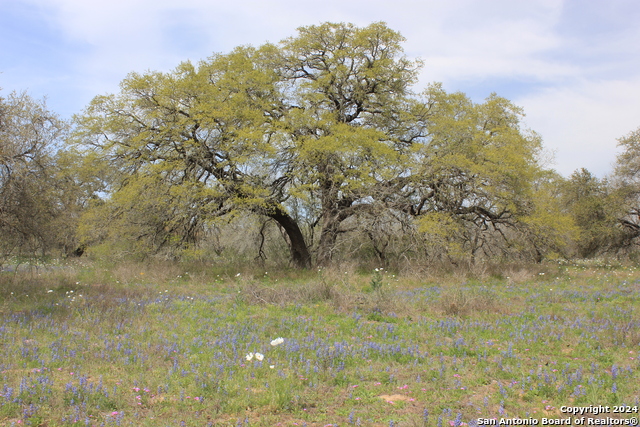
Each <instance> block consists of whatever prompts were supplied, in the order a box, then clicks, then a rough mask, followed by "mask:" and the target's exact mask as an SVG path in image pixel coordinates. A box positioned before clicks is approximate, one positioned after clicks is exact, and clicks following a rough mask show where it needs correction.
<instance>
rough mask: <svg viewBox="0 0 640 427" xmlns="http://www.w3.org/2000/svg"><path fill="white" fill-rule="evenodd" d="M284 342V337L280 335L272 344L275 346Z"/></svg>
mask: <svg viewBox="0 0 640 427" xmlns="http://www.w3.org/2000/svg"><path fill="white" fill-rule="evenodd" d="M283 342H284V338H282V337H278V338H276V339H275V340H273V341H271V345H272V346H274V347H275V346H277V345H280V344H282V343H283Z"/></svg>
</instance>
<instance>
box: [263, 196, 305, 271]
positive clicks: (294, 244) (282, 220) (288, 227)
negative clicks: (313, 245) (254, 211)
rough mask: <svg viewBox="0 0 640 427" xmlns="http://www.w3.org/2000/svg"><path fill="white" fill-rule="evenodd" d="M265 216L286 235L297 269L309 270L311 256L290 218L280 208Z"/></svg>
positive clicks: (293, 221) (295, 223)
mask: <svg viewBox="0 0 640 427" xmlns="http://www.w3.org/2000/svg"><path fill="white" fill-rule="evenodd" d="M267 216H268V217H269V218H271V219H273V220H275V221H276V222H277V223H278V224H279V225H280V226H281V227H282V228H283V229H284V231H285V232H286V233H287V237H288V238H289V241H288V242H287V243H288V244H289V249H290V250H291V259H292V260H293V263H294V264H295V266H296V267H298V268H310V267H311V255H310V254H309V248H308V247H307V244H306V242H305V241H304V236H303V235H302V231H301V230H300V227H299V226H298V223H297V222H295V220H294V219H293V218H291V216H290V215H289V214H288V213H287V212H285V211H284V210H283V209H282V208H281V207H276V208H275V209H273V211H272V212H269V213H267Z"/></svg>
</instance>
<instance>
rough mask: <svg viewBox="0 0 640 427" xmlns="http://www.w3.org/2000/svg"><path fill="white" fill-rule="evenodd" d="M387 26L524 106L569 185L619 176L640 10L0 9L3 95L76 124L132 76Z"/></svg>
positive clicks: (428, 6)
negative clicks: (330, 29) (572, 180)
mask: <svg viewBox="0 0 640 427" xmlns="http://www.w3.org/2000/svg"><path fill="white" fill-rule="evenodd" d="M327 21H329V22H350V23H353V24H355V25H357V26H360V27H363V26H366V25H368V24H370V23H372V22H378V21H384V22H386V23H387V25H388V26H389V27H390V28H392V29H394V30H396V31H399V32H400V33H401V34H402V35H403V36H404V37H405V38H406V42H405V44H404V49H405V54H406V56H407V57H409V58H411V59H416V58H420V59H422V61H423V62H424V67H423V68H422V70H421V74H420V79H419V83H418V84H417V85H416V87H414V90H415V91H417V92H419V91H421V90H422V89H423V88H425V87H426V86H427V85H428V84H429V83H432V82H441V83H442V84H443V87H444V88H445V89H446V90H447V91H451V92H456V91H461V92H464V93H466V94H467V95H468V96H470V97H471V98H472V99H473V100H474V101H476V102H482V101H483V100H484V99H485V98H486V97H488V96H489V95H490V94H491V93H494V92H495V93H497V94H498V95H500V96H503V97H505V98H507V99H509V100H511V101H512V102H513V103H515V104H516V105H518V106H520V107H522V108H523V110H524V112H525V114H526V117H525V118H524V126H525V127H526V128H529V129H531V130H534V131H536V132H537V133H538V134H540V135H541V137H542V139H543V141H544V147H545V149H546V150H547V154H548V156H547V157H548V158H553V161H552V162H551V163H550V164H549V167H551V168H554V169H556V170H557V171H558V172H559V173H561V174H562V175H564V176H569V175H570V174H571V173H572V172H573V171H575V170H576V169H579V168H583V167H584V168H587V169H588V170H590V171H591V172H592V173H594V174H595V175H597V176H599V177H604V176H606V175H607V174H608V173H610V172H611V171H612V167H613V163H614V162H615V158H616V154H617V153H619V152H620V151H619V148H618V146H617V139H618V138H621V137H623V136H625V135H627V134H629V133H630V132H632V131H633V130H635V129H637V128H638V127H640V25H639V24H638V23H639V22H640V2H639V1H638V0H422V1H415V0H414V1H408V0H384V1H379V0H368V1H360V0H351V1H346V0H325V1H323V2H301V1H289V0H287V1H285V0H269V1H265V0H235V1H218V0H179V1H176V0H171V1H169V0H108V1H107V0H0V88H2V91H1V92H0V96H3V95H5V96H6V94H7V93H9V92H11V91H25V90H26V91H27V92H28V93H29V94H30V95H31V96H32V97H35V98H38V99H41V98H44V97H46V99H47V105H48V107H49V108H50V109H51V110H53V111H55V112H57V113H58V114H60V116H61V117H63V118H65V119H70V118H72V116H73V115H74V114H79V113H81V112H82V110H83V109H84V107H85V106H86V105H87V104H88V103H89V102H90V101H91V99H92V98H93V97H94V96H96V95H103V94H108V93H116V92H117V91H118V90H119V86H118V85H119V83H120V82H121V81H122V80H123V79H124V78H125V77H126V76H127V74H128V73H130V72H134V71H135V72H145V71H148V70H154V71H170V70H172V69H174V68H175V67H176V66H177V65H178V64H179V63H180V62H182V61H186V60H190V61H192V62H194V63H197V62H198V61H200V60H203V59H206V58H207V57H209V56H211V54H213V53H225V52H229V51H230V50H231V49H233V48H234V47H236V46H240V45H253V46H259V45H261V44H263V43H265V42H272V43H277V42H279V41H280V40H283V39H285V38H287V37H291V36H295V35H296V29H297V28H299V27H301V26H307V25H314V24H320V23H322V22H327Z"/></svg>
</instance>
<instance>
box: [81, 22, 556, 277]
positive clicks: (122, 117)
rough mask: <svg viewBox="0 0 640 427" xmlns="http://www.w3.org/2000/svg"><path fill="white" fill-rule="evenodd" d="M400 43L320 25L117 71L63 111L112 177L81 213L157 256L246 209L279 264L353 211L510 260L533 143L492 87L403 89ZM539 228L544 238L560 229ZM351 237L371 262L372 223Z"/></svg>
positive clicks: (329, 236)
mask: <svg viewBox="0 0 640 427" xmlns="http://www.w3.org/2000/svg"><path fill="white" fill-rule="evenodd" d="M402 41H404V39H403V38H402V36H400V34H399V33H397V32H395V31H393V30H391V29H389V28H388V27H387V26H386V25H385V24H383V23H374V24H371V25H369V26H367V27H364V28H358V27H355V26H354V25H351V24H333V23H325V24H322V25H318V26H309V27H302V28H300V29H299V30H298V35H297V36H295V37H291V38H289V39H286V40H284V41H282V42H281V43H279V44H277V45H271V44H267V45H264V46H261V47H259V48H253V47H242V48H237V49H235V50H234V51H232V52H231V53H228V54H217V55H214V56H212V57H211V58H209V59H208V60H206V61H203V62H201V63H200V64H199V65H198V66H194V65H192V64H191V63H183V64H181V65H180V66H178V67H177V68H176V69H175V70H174V71H172V72H169V73H159V72H148V73H145V74H136V73H132V74H130V75H129V76H128V77H127V78H126V79H125V80H124V81H123V82H122V85H121V92H120V93H119V94H116V95H107V96H99V97H96V98H95V99H94V100H93V101H92V103H91V104H90V105H89V106H88V107H87V109H86V111H85V112H84V114H82V115H81V116H79V117H78V118H77V125H78V126H77V130H76V132H75V133H74V137H73V141H74V143H75V144H76V146H78V147H81V149H82V150H83V152H85V153H91V154H92V155H94V156H97V157H99V158H101V159H104V160H105V161H106V162H107V164H108V165H109V166H108V167H109V168H111V169H112V170H116V171H118V173H117V174H114V175H113V178H114V179H113V181H112V182H111V183H110V187H109V195H110V197H109V198H108V200H106V203H104V204H99V205H96V206H94V207H95V211H93V213H91V215H90V216H89V217H87V218H88V220H89V222H90V218H96V219H97V221H98V222H101V223H103V224H104V226H105V227H106V228H108V229H109V231H105V233H103V234H102V235H101V238H102V239H104V238H110V239H116V240H118V241H120V242H123V241H124V242H131V245H132V246H138V249H140V250H144V248H152V249H153V250H155V251H157V250H158V249H160V248H163V247H174V248H184V249H187V248H188V247H189V246H190V245H193V244H195V243H197V241H198V236H199V235H200V236H202V235H204V234H206V233H204V231H206V230H207V229H208V228H210V227H211V225H210V224H211V222H212V221H215V220H216V218H222V217H226V216H229V215H238V214H239V213H240V212H252V213H254V214H258V215H261V216H264V217H266V218H270V219H271V220H273V221H274V222H275V223H277V224H278V227H279V228H280V229H281V230H282V235H283V237H284V238H285V242H286V243H287V245H288V246H289V249H290V254H291V259H292V261H293V262H294V264H295V265H297V266H299V267H308V266H310V265H311V262H312V255H315V262H316V263H318V264H320V265H324V264H328V263H330V262H331V261H332V259H333V257H334V256H335V255H336V254H338V253H340V242H341V241H347V240H345V239H340V236H341V235H343V234H347V233H350V232H353V231H354V230H355V229H358V228H359V229H360V232H362V231H363V230H362V227H361V226H359V225H358V222H359V221H360V220H364V222H365V223H369V222H370V221H369V220H367V218H375V217H380V216H386V217H387V218H389V219H392V222H395V223H396V224H401V227H402V228H403V230H404V231H405V232H406V233H408V235H413V236H416V235H420V234H421V233H422V234H423V238H422V239H423V240H424V239H425V238H427V239H430V238H431V236H430V235H429V234H426V235H425V234H424V232H425V231H428V230H427V229H431V228H433V227H427V224H428V223H430V222H433V219H434V218H448V219H447V223H446V224H445V223H443V224H441V227H440V230H438V233H439V236H440V237H439V238H444V236H446V239H445V240H447V241H446V242H445V241H443V244H441V245H439V247H438V250H437V251H438V252H439V253H441V251H442V250H443V248H444V250H445V252H448V251H449V249H450V248H454V247H455V248H458V249H456V250H455V251H452V252H450V253H448V255H447V256H453V257H460V256H462V257H466V256H470V257H471V258H472V259H475V258H476V257H477V256H483V257H504V256H507V257H508V256H511V255H510V254H511V253H512V252H513V251H512V250H511V249H509V248H511V247H514V241H516V240H517V241H520V242H522V241H525V242H526V241H527V239H523V237H522V236H523V235H526V234H527V233H523V231H522V230H523V229H525V228H526V229H527V230H529V231H531V230H537V229H539V228H541V227H533V226H532V224H534V223H535V222H536V221H540V220H541V217H540V216H538V217H536V218H537V220H532V218H533V217H535V212H536V209H537V208H536V203H538V199H539V198H540V192H536V190H535V189H534V188H533V187H532V183H533V182H535V181H536V180H537V179H539V177H540V176H541V174H542V173H543V169H542V168H541V167H540V166H539V165H538V163H537V155H538V153H539V151H540V146H541V143H540V139H539V137H538V136H537V135H535V134H534V133H531V132H528V131H526V130H523V129H521V126H520V121H521V117H522V115H523V114H522V111H521V110H520V109H519V108H518V107H516V106H514V105H513V104H512V103H510V102H509V101H507V100H506V99H504V98H501V97H498V96H496V95H492V96H490V97H489V98H488V99H487V100H486V101H485V102H484V103H481V104H476V103H473V102H472V101H470V100H469V99H468V98H467V97H466V96H465V95H464V94H461V93H453V94H449V93H446V92H445V91H444V90H443V89H442V87H441V86H440V85H438V84H434V85H431V86H430V87H428V88H427V89H426V90H425V91H424V92H423V93H422V94H420V95H419V96H417V95H415V94H414V93H413V92H412V91H411V89H410V88H411V86H412V84H413V83H415V79H416V76H417V71H418V69H419V67H420V66H421V63H420V62H418V61H410V60H408V59H407V58H406V57H405V56H404V54H403V50H402V47H401V43H402ZM542 203H544V202H543V201H542ZM550 206H552V205H549V204H547V205H546V208H545V209H549V207H550ZM538 211H539V209H538ZM532 215H533V217H532ZM373 222H375V221H373ZM527 222H528V225H527ZM544 225H545V226H546V228H547V229H548V232H547V234H550V235H552V234H554V233H556V234H557V227H558V225H560V224H556V223H553V222H551V223H545V224H544ZM86 228H87V227H85V229H86ZM554 230H555V231H554ZM533 232H534V233H535V231H533ZM366 234H367V235H368V236H369V237H370V241H371V244H373V245H374V246H375V247H376V254H377V256H378V258H379V259H381V260H382V259H383V258H384V257H385V251H386V249H385V250H380V247H379V244H380V242H381V241H380V240H379V236H380V233H373V232H372V231H371V230H367V232H366ZM376 234H377V235H376ZM85 238H86V239H87V240H88V241H91V240H92V238H91V237H85ZM412 239H414V237H411V238H410V239H409V240H412ZM98 240H99V239H98ZM414 240H415V239H414ZM547 240H548V239H547ZM386 241H387V244H388V242H389V239H386ZM131 245H130V246H131ZM376 245H378V246H376ZM385 245H386V244H385ZM136 250H137V249H136ZM537 252H538V253H540V254H543V255H544V252H545V250H540V248H538V249H537ZM520 253H522V251H520ZM467 254H468V255H467Z"/></svg>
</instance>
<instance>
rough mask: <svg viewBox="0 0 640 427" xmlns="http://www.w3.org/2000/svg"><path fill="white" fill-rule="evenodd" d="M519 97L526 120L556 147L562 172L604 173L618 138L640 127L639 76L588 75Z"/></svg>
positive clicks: (557, 158)
mask: <svg viewBox="0 0 640 427" xmlns="http://www.w3.org/2000/svg"><path fill="white" fill-rule="evenodd" d="M515 102H516V104H518V105H521V106H524V108H525V111H526V113H527V117H526V120H525V121H526V123H527V125H528V126H529V127H530V128H532V129H534V130H536V131H537V132H538V133H540V134H541V135H542V137H543V139H544V140H545V146H546V147H547V148H548V149H551V150H554V151H555V152H556V169H557V170H558V172H560V173H562V174H563V175H565V176H568V175H569V174H571V173H572V172H573V171H574V170H576V169H578V168H581V167H585V168H587V169H589V170H590V171H591V172H593V173H595V174H596V175H598V176H601V177H602V176H604V175H606V174H607V173H609V172H610V171H611V167H612V164H613V162H614V161H615V158H616V154H617V152H618V150H617V139H618V138H620V137H622V136H624V135H626V134H627V133H629V132H631V131H632V130H634V129H637V128H638V126H640V116H639V115H638V112H639V111H640V77H636V78H635V79H633V80H625V81H622V80H619V81H615V80H610V81H587V80H585V81H580V82H576V83H575V84H574V85H571V86H563V87H557V88H548V89H545V90H543V91H541V92H540V93H536V94H532V95H529V96H526V97H523V98H520V99H517V100H515Z"/></svg>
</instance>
